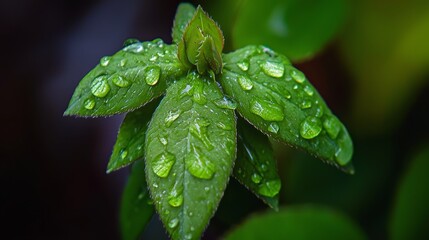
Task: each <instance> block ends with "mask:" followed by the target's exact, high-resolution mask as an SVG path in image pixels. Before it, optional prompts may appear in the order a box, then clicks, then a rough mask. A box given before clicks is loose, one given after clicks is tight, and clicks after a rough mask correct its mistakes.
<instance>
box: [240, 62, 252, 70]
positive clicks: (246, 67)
mask: <svg viewBox="0 0 429 240" xmlns="http://www.w3.org/2000/svg"><path fill="white" fill-rule="evenodd" d="M237 66H238V67H239V68H240V69H241V70H242V71H247V70H249V61H242V62H239V63H237Z"/></svg>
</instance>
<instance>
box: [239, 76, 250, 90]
mask: <svg viewBox="0 0 429 240" xmlns="http://www.w3.org/2000/svg"><path fill="white" fill-rule="evenodd" d="M238 84H240V87H241V88H242V89H243V90H245V91H249V90H251V89H252V88H253V83H252V81H251V80H250V79H248V78H247V77H245V76H238Z"/></svg>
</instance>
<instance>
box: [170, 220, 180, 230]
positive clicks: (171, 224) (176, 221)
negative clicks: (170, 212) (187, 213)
mask: <svg viewBox="0 0 429 240" xmlns="http://www.w3.org/2000/svg"><path fill="white" fill-rule="evenodd" d="M178 224H179V219H177V218H173V219H171V221H170V222H169V223H168V227H169V228H175V227H177V225H178Z"/></svg>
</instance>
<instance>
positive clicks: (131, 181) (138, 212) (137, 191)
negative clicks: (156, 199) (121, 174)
mask: <svg viewBox="0 0 429 240" xmlns="http://www.w3.org/2000/svg"><path fill="white" fill-rule="evenodd" d="M144 169H145V164H144V161H143V160H139V161H137V162H135V164H134V165H133V168H132V171H131V174H130V176H129V178H128V182H127V185H126V186H125V189H124V192H123V194H122V201H121V209H120V225H121V233H122V239H123V240H136V239H138V238H139V236H140V234H141V233H142V232H143V230H144V228H145V226H146V224H147V223H148V222H149V221H150V219H151V217H152V215H153V212H154V208H153V204H152V201H151V199H150V196H149V191H148V189H147V185H146V179H145V173H144Z"/></svg>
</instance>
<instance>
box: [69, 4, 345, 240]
mask: <svg viewBox="0 0 429 240" xmlns="http://www.w3.org/2000/svg"><path fill="white" fill-rule="evenodd" d="M172 36H173V43H172V44H166V43H164V42H163V41H162V40H160V39H156V40H154V41H151V42H139V41H137V40H128V41H126V43H125V47H124V48H123V49H122V50H120V51H119V52H117V53H116V54H114V55H112V56H106V57H103V58H101V60H100V63H99V64H98V65H97V66H96V67H95V68H94V69H93V70H91V71H90V72H89V73H88V74H87V75H86V76H85V77H84V78H83V80H82V81H81V82H80V83H79V85H78V86H77V88H76V90H75V93H74V94H73V96H72V99H71V101H70V104H69V107H68V109H67V110H66V112H65V115H73V116H79V117H101V116H109V115H113V114H120V113H127V115H126V117H125V119H124V121H123V123H122V125H121V127H120V129H119V133H118V138H117V141H116V144H115V146H114V149H113V153H112V156H111V158H110V161H109V163H108V168H107V172H112V171H115V170H118V169H120V168H122V167H125V166H127V165H129V164H132V163H135V164H134V165H135V166H134V167H133V170H132V171H131V175H130V178H129V181H128V184H127V186H126V188H125V191H124V196H123V200H122V205H121V206H122V207H121V214H120V216H121V227H122V231H123V237H124V239H135V238H137V237H138V236H139V234H140V233H141V231H142V230H143V229H144V226H145V225H146V223H147V222H148V221H149V220H150V218H151V216H152V214H153V212H154V211H153V209H154V208H155V210H156V212H157V213H158V214H159V216H160V218H161V220H162V222H163V223H164V225H165V228H166V229H167V231H168V233H169V234H170V236H171V237H172V238H173V239H198V238H200V237H201V235H202V234H203V232H204V229H205V228H206V226H207V225H208V223H209V221H210V218H211V217H212V216H213V214H214V213H215V211H216V208H217V206H218V204H219V201H220V200H221V198H222V195H223V192H224V190H225V188H226V186H227V184H228V181H229V177H230V176H231V175H232V176H234V177H235V178H236V179H237V180H238V181H239V182H241V183H242V184H243V185H244V186H245V187H246V188H248V189H249V190H250V191H252V192H253V193H254V194H255V195H256V196H257V197H259V198H260V199H261V200H263V201H264V202H266V203H267V204H268V205H269V206H270V207H272V208H274V209H277V207H278V195H279V191H280V187H281V182H280V178H279V176H278V174H277V167H276V162H275V159H274V158H273V150H272V148H271V145H270V141H269V137H271V138H273V139H276V140H278V141H280V142H283V143H286V144H288V145H290V146H293V147H296V148H300V149H303V150H305V151H307V152H308V153H310V154H312V155H314V156H316V157H318V158H320V159H322V160H323V161H324V162H327V163H329V164H332V165H335V166H337V167H338V168H340V169H343V170H345V171H347V172H352V171H353V169H352V167H351V163H350V160H351V157H352V152H353V146H352V141H351V139H350V136H349V134H348V132H347V130H346V128H345V127H344V125H343V124H342V123H341V122H340V121H339V120H338V118H336V117H335V116H334V115H333V114H332V113H331V111H330V110H329V108H328V107H327V106H326V104H325V102H324V101H323V99H322V98H321V96H320V95H319V93H318V92H317V91H316V89H314V87H313V86H312V85H311V84H310V82H309V81H308V80H307V79H306V77H305V76H304V74H303V73H302V72H300V71H299V70H298V69H296V68H294V67H293V66H292V65H291V63H290V61H289V60H288V59H287V58H286V57H285V56H282V55H281V54H278V53H276V52H274V51H272V50H270V49H268V48H266V47H264V46H247V47H245V48H242V49H239V50H237V51H235V52H231V53H226V54H223V53H222V49H223V44H224V39H223V34H222V31H221V30H220V28H219V27H218V25H217V24H216V23H215V22H214V21H213V20H212V19H211V18H210V17H209V16H208V15H207V14H206V13H205V12H204V11H203V10H202V9H201V7H198V8H196V9H195V8H194V7H193V6H192V5H190V4H181V5H179V7H178V10H177V13H176V19H175V21H174V27H173V31H172ZM237 113H238V115H239V116H238V115H237Z"/></svg>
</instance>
